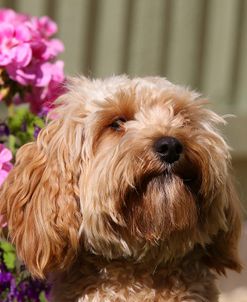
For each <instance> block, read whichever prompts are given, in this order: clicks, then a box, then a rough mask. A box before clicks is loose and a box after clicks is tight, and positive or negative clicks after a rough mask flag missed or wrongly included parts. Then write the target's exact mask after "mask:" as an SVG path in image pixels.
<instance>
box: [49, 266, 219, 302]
mask: <svg viewBox="0 0 247 302" xmlns="http://www.w3.org/2000/svg"><path fill="white" fill-rule="evenodd" d="M214 279H215V277H214V275H213V274H212V273H211V272H210V271H209V270H208V268H206V267H205V266H204V265H203V264H201V263H199V262H190V263H188V262H187V261H185V262H184V263H180V264H179V266H177V267H176V266H173V267H172V269H171V268H169V269H168V268H165V267H163V268H156V270H154V269H152V270H150V268H149V267H144V266H142V267H141V266H139V265H133V264H131V263H129V264H128V263H127V262H117V261H116V262H112V263H108V264H103V263H97V262H95V263H93V262H90V263H87V264H85V263H76V264H75V265H74V266H73V267H72V268H71V269H70V270H69V271H67V272H66V273H63V274H58V275H57V276H56V277H54V278H53V280H52V282H53V284H54V286H53V300H52V301H53V302H89V301H90V302H138V301H141V302H144V301H146V302H152V301H155V302H156V301H157V302H158V301H164V302H217V301H218V290H217V288H216V286H215V284H214Z"/></svg>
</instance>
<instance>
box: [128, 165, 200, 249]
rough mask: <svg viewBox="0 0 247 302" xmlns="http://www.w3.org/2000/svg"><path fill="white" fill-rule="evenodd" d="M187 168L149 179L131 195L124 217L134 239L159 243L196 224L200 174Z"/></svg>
mask: <svg viewBox="0 0 247 302" xmlns="http://www.w3.org/2000/svg"><path fill="white" fill-rule="evenodd" d="M185 165H186V164H185V163H183V164H176V165H173V166H169V167H167V168H166V169H164V171H162V173H157V174H155V173H152V174H150V175H148V176H145V177H143V179H142V180H141V181H140V182H139V185H138V186H137V187H136V188H135V189H132V190H130V191H129V192H128V194H127V198H126V203H125V206H124V214H125V218H126V220H127V225H128V226H130V227H131V229H130V230H131V233H132V235H133V236H135V237H140V238H144V239H145V240H148V241H151V242H155V243H157V241H158V240H165V239H168V238H169V236H170V235H171V234H172V233H174V232H181V231H183V230H188V229H191V228H192V227H193V226H194V225H195V224H196V221H197V192H198V190H199V181H198V178H197V176H198V173H197V170H196V168H192V167H191V169H186V170H185Z"/></svg>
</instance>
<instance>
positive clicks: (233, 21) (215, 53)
mask: <svg viewBox="0 0 247 302" xmlns="http://www.w3.org/2000/svg"><path fill="white" fill-rule="evenodd" d="M209 4H210V5H209V12H208V19H207V32H206V37H205V39H206V40H205V44H204V45H205V56H204V61H203V74H202V88H203V91H204V92H205V93H206V94H208V95H209V96H210V97H211V98H213V99H215V100H217V101H218V102H221V103H224V102H228V101H229V96H230V94H231V89H232V72H233V63H234V51H235V42H236V41H235V39H236V30H237V25H238V22H237V21H238V14H237V12H238V5H239V1H232V0H217V1H210V2H209Z"/></svg>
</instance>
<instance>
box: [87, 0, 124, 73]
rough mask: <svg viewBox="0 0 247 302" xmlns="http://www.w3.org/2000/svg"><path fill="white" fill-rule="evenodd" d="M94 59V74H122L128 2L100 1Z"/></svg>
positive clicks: (122, 0)
mask: <svg viewBox="0 0 247 302" xmlns="http://www.w3.org/2000/svg"><path fill="white" fill-rule="evenodd" d="M98 10H99V12H98V20H97V31H96V37H95V48H94V53H93V54H94V58H93V68H92V70H93V73H94V74H95V75H96V76H99V77H103V76H109V75H113V74H119V73H121V72H122V60H123V55H124V47H125V45H124V32H125V21H126V14H127V1H126V0H118V1H116V0H100V1H99V8H98Z"/></svg>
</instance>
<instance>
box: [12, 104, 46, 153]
mask: <svg viewBox="0 0 247 302" xmlns="http://www.w3.org/2000/svg"><path fill="white" fill-rule="evenodd" d="M7 124H8V127H9V130H10V135H9V138H8V147H9V148H10V150H11V151H12V153H13V154H14V155H15V154H16V151H17V150H18V149H19V148H20V147H21V146H22V145H24V144H26V143H28V142H30V141H33V140H34V136H35V131H36V129H37V128H38V129H40V128H43V127H44V125H45V123H44V120H43V119H42V118H41V117H39V116H36V115H34V114H32V113H31V112H30V111H29V110H28V108H27V107H19V108H15V109H14V111H13V112H11V114H10V115H9V117H8V119H7Z"/></svg>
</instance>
